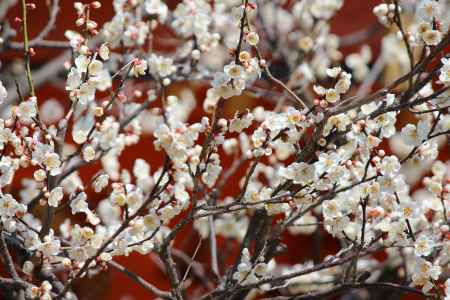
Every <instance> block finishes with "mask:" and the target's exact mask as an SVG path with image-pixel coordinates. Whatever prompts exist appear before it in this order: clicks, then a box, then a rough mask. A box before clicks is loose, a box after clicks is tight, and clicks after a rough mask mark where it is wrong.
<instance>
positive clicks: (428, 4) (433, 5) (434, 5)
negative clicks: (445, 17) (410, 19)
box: [417, 0, 441, 22]
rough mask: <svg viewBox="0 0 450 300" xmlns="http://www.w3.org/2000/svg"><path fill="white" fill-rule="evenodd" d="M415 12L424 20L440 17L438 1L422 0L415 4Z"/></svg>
mask: <svg viewBox="0 0 450 300" xmlns="http://www.w3.org/2000/svg"><path fill="white" fill-rule="evenodd" d="M417 14H418V15H419V16H420V17H421V18H422V19H423V20H424V21H426V22H432V21H433V19H437V20H439V19H440V17H441V16H440V15H441V10H440V7H439V2H437V1H433V0H422V1H420V3H419V5H418V6H417Z"/></svg>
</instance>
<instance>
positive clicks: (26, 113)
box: [17, 97, 37, 123]
mask: <svg viewBox="0 0 450 300" xmlns="http://www.w3.org/2000/svg"><path fill="white" fill-rule="evenodd" d="M36 115H37V103H36V97H31V98H30V99H29V100H27V101H23V102H21V103H20V104H19V107H18V108H17V116H18V117H19V118H20V121H21V122H23V123H30V122H31V121H32V120H33V118H35V117H36Z"/></svg>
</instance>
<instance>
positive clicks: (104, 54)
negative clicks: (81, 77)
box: [98, 43, 109, 60]
mask: <svg viewBox="0 0 450 300" xmlns="http://www.w3.org/2000/svg"><path fill="white" fill-rule="evenodd" d="M98 55H99V56H100V58H101V59H103V60H108V59H109V48H108V46H107V44H106V43H103V44H102V45H101V46H100V48H99V49H98Z"/></svg>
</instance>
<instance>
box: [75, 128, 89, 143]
mask: <svg viewBox="0 0 450 300" xmlns="http://www.w3.org/2000/svg"><path fill="white" fill-rule="evenodd" d="M72 137H73V141H74V142H75V143H77V144H79V145H80V144H83V143H84V142H86V140H87V137H88V132H87V131H84V130H76V131H75V132H74V133H73V134H72Z"/></svg>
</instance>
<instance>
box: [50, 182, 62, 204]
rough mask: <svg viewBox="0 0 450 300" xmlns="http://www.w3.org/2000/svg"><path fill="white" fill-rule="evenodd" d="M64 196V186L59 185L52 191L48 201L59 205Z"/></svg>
mask: <svg viewBox="0 0 450 300" xmlns="http://www.w3.org/2000/svg"><path fill="white" fill-rule="evenodd" d="M63 197H64V194H63V188H62V187H60V186H58V187H55V188H54V189H53V190H52V191H51V192H50V196H49V197H48V199H47V203H48V205H49V206H53V207H58V206H59V203H60V201H61V200H62V198H63Z"/></svg>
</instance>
